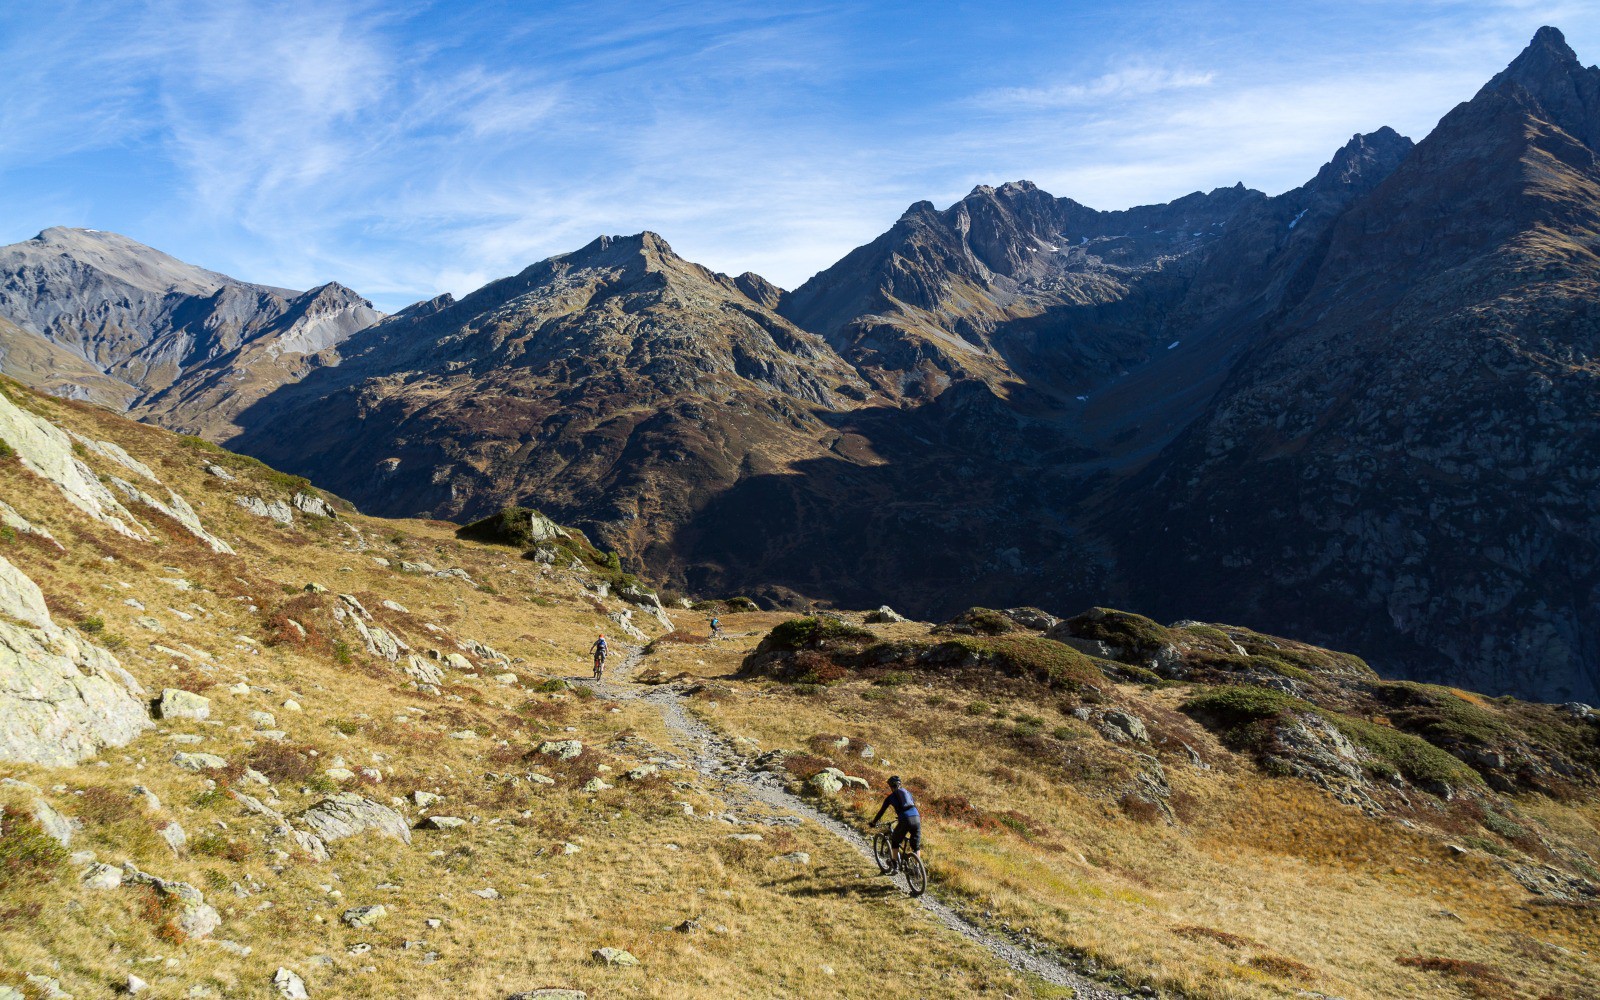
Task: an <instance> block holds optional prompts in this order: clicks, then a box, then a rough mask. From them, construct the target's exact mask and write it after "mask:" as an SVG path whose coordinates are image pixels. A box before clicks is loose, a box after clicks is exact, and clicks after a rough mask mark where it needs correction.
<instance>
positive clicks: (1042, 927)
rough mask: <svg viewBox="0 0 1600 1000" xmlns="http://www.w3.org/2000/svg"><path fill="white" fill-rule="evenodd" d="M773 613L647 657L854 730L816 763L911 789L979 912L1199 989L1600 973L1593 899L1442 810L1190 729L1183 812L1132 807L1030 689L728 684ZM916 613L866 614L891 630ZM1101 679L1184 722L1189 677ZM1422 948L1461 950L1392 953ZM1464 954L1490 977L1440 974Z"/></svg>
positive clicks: (1589, 978) (1277, 989)
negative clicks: (1254, 755)
mask: <svg viewBox="0 0 1600 1000" xmlns="http://www.w3.org/2000/svg"><path fill="white" fill-rule="evenodd" d="M785 617H787V616H785V615H743V616H738V617H734V618H729V617H725V618H724V622H725V628H727V629H728V630H729V631H730V632H734V633H739V632H745V631H748V632H753V633H755V635H753V636H752V637H750V638H740V639H732V640H729V641H727V642H724V643H717V644H713V646H712V647H710V648H709V649H708V648H704V647H696V648H694V649H686V648H683V647H663V648H662V650H661V651H660V652H659V653H658V654H656V655H654V656H652V657H651V658H650V661H651V665H652V666H654V667H655V668H656V669H659V670H661V671H662V672H663V673H666V674H669V675H670V674H673V673H676V672H679V671H685V672H689V673H694V674H698V675H701V676H707V677H722V678H723V680H722V682H721V683H725V684H728V685H729V686H730V688H732V692H733V693H732V694H731V695H724V696H722V697H719V698H718V699H717V700H716V703H715V706H714V707H713V706H712V705H711V704H710V703H709V702H706V701H696V702H694V705H695V707H696V710H697V711H698V712H700V713H701V714H702V715H703V716H704V717H705V718H706V719H707V721H708V722H710V723H712V724H713V725H715V726H716V727H718V728H720V729H722V730H725V731H727V732H730V733H739V734H744V735H748V736H752V737H756V738H758V739H760V740H761V741H762V743H763V745H764V746H765V747H769V748H774V747H775V748H786V749H790V750H796V751H800V752H803V753H808V754H815V753H817V752H818V747H819V746H822V747H823V748H826V743H825V742H824V743H821V744H819V742H818V741H817V740H816V737H818V736H819V735H824V736H827V737H830V738H831V737H835V736H847V737H850V738H851V739H852V747H855V746H857V745H859V744H862V743H865V744H871V745H872V746H873V747H874V750H875V756H874V757H873V758H872V759H868V760H861V759H857V760H856V761H855V762H854V766H853V767H852V763H851V762H850V761H849V760H847V759H845V757H844V753H845V752H844V751H837V752H836V753H835V756H834V758H833V759H835V760H836V761H837V762H838V763H839V764H840V766H842V767H844V769H845V770H847V771H852V772H853V773H858V774H862V775H864V776H868V775H877V776H881V775H885V774H887V773H888V772H890V771H894V772H897V773H900V774H902V775H905V776H906V777H907V778H908V779H909V780H910V782H911V783H912V785H913V787H917V786H920V788H919V791H920V795H921V799H922V801H923V802H924V803H925V806H924V813H925V816H926V817H927V818H926V819H925V828H926V831H927V834H928V848H927V850H926V855H927V858H928V862H929V866H930V870H931V872H932V876H933V878H934V879H935V880H936V882H937V883H938V884H939V885H940V886H942V887H943V888H944V889H945V890H947V891H952V892H955V893H957V894H959V896H960V897H961V898H962V899H964V900H965V901H966V904H967V907H968V909H969V911H970V912H974V913H978V914H984V913H987V914H991V915H992V916H991V917H990V920H991V922H996V923H1000V924H1001V925H1002V926H1007V925H1008V926H1010V927H1024V926H1025V927H1029V928H1031V930H1032V932H1033V933H1034V934H1035V935H1036V936H1037V937H1039V938H1042V939H1044V940H1046V941H1048V942H1050V943H1052V944H1054V945H1056V946H1058V947H1061V948H1063V949H1071V950H1076V951H1081V952H1085V953H1088V954H1090V955H1092V956H1094V957H1095V959H1096V960H1097V961H1098V962H1099V963H1101V964H1104V965H1110V966H1113V967H1116V968H1118V969H1120V970H1121V971H1122V973H1123V974H1124V975H1125V976H1126V977H1127V978H1128V979H1129V981H1131V982H1148V983H1151V984H1153V985H1157V986H1160V987H1163V988H1178V989H1182V990H1184V991H1185V992H1186V993H1188V994H1190V995H1193V996H1204V997H1226V998H1258V997H1273V996H1285V995H1293V994H1294V991H1295V990H1297V989H1311V990H1316V991H1320V992H1325V993H1330V994H1337V995H1339V996H1345V997H1373V998H1378V997H1393V996H1401V995H1411V994H1415V995H1428V996H1476V995H1480V993H1479V992H1474V990H1477V991H1480V992H1481V991H1483V990H1495V991H1499V992H1495V993H1493V994H1492V995H1496V996H1502V995H1503V996H1507V997H1512V996H1517V997H1533V998H1540V997H1545V996H1583V995H1585V994H1584V993H1583V990H1585V989H1590V990H1592V984H1593V983H1595V982H1596V977H1597V976H1600V961H1597V956H1596V954H1595V942H1596V941H1600V910H1597V909H1596V908H1594V907H1593V906H1589V907H1583V906H1557V905H1547V904H1546V903H1544V901H1542V900H1541V899H1540V898H1539V897H1535V896H1533V895H1531V894H1530V893H1528V892H1527V891H1526V890H1525V889H1523V888H1522V887H1521V886H1520V885H1519V884H1517V883H1516V882H1515V881H1514V880H1513V879H1512V878H1511V877H1510V875H1509V874H1508V873H1507V872H1506V871H1505V870H1504V869H1503V868H1502V867H1501V866H1500V865H1499V864H1498V863H1497V862H1496V860H1495V859H1494V858H1493V857H1491V856H1489V855H1487V854H1483V853H1481V852H1473V853H1471V854H1469V855H1467V856H1465V857H1455V856H1453V855H1452V854H1451V853H1450V852H1449V851H1448V850H1446V849H1445V846H1444V845H1445V843H1446V842H1447V841H1448V840H1450V839H1452V838H1450V837H1449V836H1447V832H1448V824H1447V823H1445V819H1444V818H1443V817H1441V820H1440V822H1441V824H1442V825H1444V826H1445V829H1435V828H1431V827H1419V828H1417V829H1408V828H1407V827H1406V826H1405V825H1403V824H1401V823H1400V822H1398V821H1396V820H1393V819H1380V820H1374V819H1371V818H1368V817H1366V816H1363V815H1362V814H1361V813H1360V812H1359V811H1357V810H1353V809H1351V808H1348V807H1344V806H1341V805H1339V804H1337V803H1336V802H1335V801H1334V800H1333V799H1332V798H1331V797H1330V796H1328V795H1326V794H1325V793H1322V792H1321V791H1319V790H1317V789H1316V788H1314V787H1313V786H1311V785H1309V784H1307V783H1304V782H1301V781H1298V780H1292V779H1272V778H1267V777H1264V776H1263V775H1262V774H1260V773H1259V772H1258V771H1257V770H1256V769H1255V768H1254V767H1253V766H1252V765H1250V764H1249V763H1247V762H1245V761H1244V760H1243V759H1241V758H1238V757H1236V756H1235V755H1233V754H1231V753H1229V752H1228V751H1227V750H1225V749H1224V748H1222V747H1221V746H1220V745H1219V744H1218V743H1217V742H1216V741H1215V740H1214V739H1213V738H1211V736H1210V734H1208V733H1206V732H1205V731H1203V730H1200V729H1199V728H1198V727H1190V728H1186V729H1184V730H1183V732H1182V738H1183V739H1184V740H1185V741H1186V742H1189V743H1190V744H1191V745H1192V746H1194V747H1195V749H1196V750H1197V751H1198V752H1199V754H1200V755H1201V757H1202V758H1203V759H1204V760H1205V761H1207V762H1208V763H1209V764H1210V765H1211V766H1209V767H1207V768H1204V769H1202V768H1197V767H1194V766H1193V765H1191V764H1189V763H1188V762H1187V757H1186V755H1185V756H1179V755H1177V754H1168V753H1163V755H1162V762H1163V765H1164V770H1165V773H1166V775H1167V777H1168V778H1169V779H1170V782H1171V785H1172V787H1173V789H1174V796H1173V800H1174V805H1175V811H1176V813H1177V817H1178V818H1177V822H1176V824H1175V825H1168V824H1167V823H1166V822H1165V821H1164V820H1161V819H1159V818H1157V819H1156V821H1155V822H1149V821H1142V819H1148V817H1141V816H1131V815H1129V814H1128V811H1127V810H1126V809H1125V808H1123V807H1122V805H1121V803H1120V801H1119V796H1120V794H1121V790H1122V789H1124V788H1125V787H1127V780H1126V778H1127V776H1128V775H1129V774H1130V773H1133V772H1134V771H1136V770H1137V761H1136V760H1135V758H1134V756H1133V754H1134V751H1132V750H1130V749H1128V748H1123V747H1116V746H1113V745H1111V744H1110V743H1109V742H1107V741H1105V740H1103V739H1101V738H1100V737H1098V736H1097V735H1095V734H1093V733H1092V731H1088V727H1085V726H1082V725H1081V724H1080V723H1078V722H1077V720H1075V719H1073V718H1071V717H1070V715H1066V714H1063V712H1062V708H1064V707H1066V706H1063V705H1061V704H1058V699H1057V697H1056V696H1053V695H1048V693H1046V692H1043V691H1042V690H1041V691H1040V692H1038V693H1037V694H1036V695H1032V696H1030V695H1029V693H1028V692H1027V691H1026V690H1025V689H1012V690H1010V691H1007V690H1005V689H1003V688H996V689H994V690H986V691H983V692H981V693H975V692H973V691H971V690H963V689H957V688H952V687H949V686H945V685H942V684H941V683H939V682H937V681H935V680H931V679H929V678H927V677H921V676H918V677H915V678H913V679H912V681H911V682H910V683H907V684H904V685H902V686H900V687H896V688H892V689H888V693H887V696H886V693H885V692H886V689H884V688H882V687H874V686H872V685H870V684H868V683H866V682H864V681H846V682H843V683H840V684H835V685H830V686H828V687H826V688H823V689H821V690H820V691H816V692H815V693H809V694H808V693H802V692H803V690H805V689H799V688H792V687H789V686H786V685H782V684H778V683H775V682H767V681H751V682H737V681H734V680H733V679H732V678H731V676H730V675H732V674H733V673H734V671H735V670H736V669H737V665H738V663H739V662H740V660H741V659H742V657H743V656H744V655H745V654H747V653H748V652H750V651H751V650H752V649H753V648H754V645H755V643H756V641H758V640H759V637H760V634H761V633H762V632H764V631H765V629H767V628H770V627H771V626H772V625H774V624H776V623H777V622H779V621H782V620H783V619H784V618H785ZM680 627H682V626H681V625H680ZM921 628H922V627H919V626H914V625H900V626H873V629H874V631H879V632H881V633H883V634H885V635H897V636H898V637H906V638H909V637H910V636H911V635H912V634H914V633H916V632H917V631H919V630H921ZM756 694H759V695H760V697H753V695H756ZM1118 697H1119V698H1120V699H1122V700H1123V701H1125V702H1127V703H1128V704H1130V706H1131V707H1132V708H1133V710H1134V711H1136V712H1138V713H1139V714H1140V715H1141V716H1142V717H1143V718H1145V719H1146V720H1147V721H1149V722H1151V723H1152V727H1153V728H1158V727H1159V726H1161V725H1179V724H1181V723H1182V720H1181V717H1176V715H1175V713H1174V712H1173V709H1175V707H1176V706H1177V704H1179V703H1180V702H1181V701H1182V699H1183V697H1184V692H1182V691H1160V690H1148V689H1140V688H1134V687H1131V686H1128V687H1123V688H1122V689H1121V690H1119V692H1118ZM974 703H977V707H969V706H974ZM1030 716H1031V717H1032V718H1033V719H1034V720H1037V723H1036V724H1034V725H1031V726H1029V727H1028V728H1031V729H1034V730H1040V729H1042V731H1043V732H1045V733H1050V732H1051V731H1053V730H1055V729H1057V728H1059V729H1061V730H1062V733H1061V735H1062V736H1063V737H1064V739H1062V740H1055V739H1052V740H1050V741H1047V742H1041V741H1038V740H1029V739H1027V738H1018V737H1017V736H1016V731H1017V729H1018V721H1019V719H1026V718H1027V717H1030ZM1038 723H1042V725H1040V724H1038ZM885 758H887V759H885ZM881 794H882V791H881V790H879V791H875V792H874V793H873V794H871V795H863V794H859V793H857V794H854V795H846V796H843V797H841V799H840V800H839V802H838V808H839V811H840V813H841V814H842V815H845V816H847V817H851V818H853V819H856V820H858V821H864V820H866V819H870V818H871V814H872V812H874V811H875V810H876V808H877V805H878V798H879V796H881ZM952 798H960V799H965V800H966V801H967V803H969V804H970V805H971V806H972V807H973V809H974V810H975V811H976V812H977V813H978V814H979V815H988V816H991V817H993V816H997V815H999V814H1001V813H1003V812H1006V811H1015V812H1017V813H1021V814H1022V815H1023V816H1024V817H1025V819H1026V823H1025V824H1023V825H1025V826H1026V827H1028V828H1029V833H1028V834H1027V835H1022V834H1019V833H1018V832H1017V830H1016V829H1014V828H1013V826H1010V825H1005V824H993V823H990V824H987V828H984V827H983V826H979V825H974V824H973V823H972V822H970V819H969V821H966V822H963V821H962V818H961V815H960V811H955V810H950V809H946V810H945V816H944V818H943V820H941V815H940V809H939V808H938V805H937V803H938V802H939V801H940V800H950V799H952ZM930 801H932V802H934V803H936V804H935V806H934V807H933V808H931V809H930V808H928V806H927V805H926V803H928V802H930ZM1519 806H1520V808H1521V811H1522V812H1523V814H1524V816H1525V817H1529V818H1533V819H1535V820H1536V821H1537V822H1538V823H1539V824H1540V825H1541V826H1542V828H1543V830H1544V831H1545V836H1547V837H1550V838H1552V839H1555V840H1559V841H1561V842H1565V843H1568V844H1571V845H1573V846H1575V847H1577V848H1579V849H1580V850H1583V851H1587V852H1588V854H1589V856H1590V857H1600V822H1597V816H1600V810H1597V809H1596V806H1595V804H1594V803H1592V802H1590V803H1577V804H1561V803H1556V802H1552V801H1549V800H1543V799H1536V798H1530V799H1525V800H1522V801H1520V802H1519ZM1157 817H1159V813H1157ZM1479 832H1482V831H1479ZM1415 956H1423V957H1427V958H1448V959H1450V960H1452V961H1454V962H1458V963H1469V964H1468V965H1459V966H1450V964H1449V963H1432V964H1430V963H1428V962H1423V963H1420V964H1417V963H1413V964H1411V965H1403V964H1401V963H1400V962H1399V961H1398V959H1401V958H1406V957H1415ZM1470 963H1477V964H1478V965H1480V966H1483V967H1485V968H1491V969H1495V970H1498V971H1499V973H1500V974H1502V975H1503V976H1504V977H1505V980H1506V982H1505V983H1492V984H1488V985H1486V983H1487V981H1486V980H1485V981H1473V980H1472V979H1471V977H1470V976H1464V975H1457V976H1448V975H1441V974H1440V972H1439V971H1438V969H1439V968H1444V967H1454V968H1471V967H1474V966H1471V965H1470ZM1584 984H1590V985H1589V986H1585V985H1584ZM1483 995H1489V994H1483Z"/></svg>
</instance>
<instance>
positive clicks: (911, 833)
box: [872, 775, 922, 875]
mask: <svg viewBox="0 0 1600 1000" xmlns="http://www.w3.org/2000/svg"><path fill="white" fill-rule="evenodd" d="M891 806H892V807H894V814H895V819H896V820H897V822H896V823H895V825H894V832H893V833H891V834H890V835H889V874H891V875H892V874H894V873H895V872H897V871H899V870H900V845H901V844H903V843H905V842H906V841H907V840H909V841H911V853H913V854H915V855H916V856H917V857H919V858H920V857H922V814H921V813H919V812H917V803H916V802H915V801H914V800H913V799H912V798H911V789H909V788H903V787H901V782H900V776H899V775H895V776H894V777H892V778H890V779H889V794H888V796H887V797H885V798H884V800H883V805H881V806H879V807H878V815H876V816H874V817H872V825H873V826H877V825H878V821H879V820H880V819H882V818H883V814H884V813H886V812H888V811H889V808H890V807H891Z"/></svg>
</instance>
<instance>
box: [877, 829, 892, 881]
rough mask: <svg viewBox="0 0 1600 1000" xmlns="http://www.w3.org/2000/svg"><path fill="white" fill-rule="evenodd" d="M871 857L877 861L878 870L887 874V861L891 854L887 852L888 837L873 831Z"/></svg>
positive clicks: (888, 861)
mask: <svg viewBox="0 0 1600 1000" xmlns="http://www.w3.org/2000/svg"><path fill="white" fill-rule="evenodd" d="M872 858H873V860H874V861H876V862H878V871H880V872H882V873H883V874H885V875H887V874H889V863H890V859H891V855H890V854H889V838H888V837H887V836H885V835H884V834H881V833H875V834H873V835H872Z"/></svg>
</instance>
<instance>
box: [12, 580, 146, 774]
mask: <svg viewBox="0 0 1600 1000" xmlns="http://www.w3.org/2000/svg"><path fill="white" fill-rule="evenodd" d="M0 615H4V616H5V619H9V620H4V619H0V760H5V761H17V762H25V763H30V764H45V765H48V766H52V767H62V766H66V765H68V764H76V763H77V762H78V761H81V760H83V759H85V758H87V757H92V756H93V755H94V754H96V753H98V752H99V751H100V750H101V748H103V747H108V746H123V745H124V744H126V743H128V742H129V741H131V740H132V739H133V738H134V737H136V736H138V735H139V734H140V733H141V732H143V731H144V730H146V729H148V728H150V726H151V721H150V716H149V713H148V712H147V711H146V710H145V705H144V701H143V697H142V696H143V695H144V689H143V688H142V687H140V686H139V682H138V681H136V680H134V679H133V676H132V675H131V674H129V673H128V672H127V671H126V670H124V669H122V665H121V664H119V663H118V662H117V660H116V657H114V656H112V655H111V654H110V653H109V652H107V651H106V650H104V649H101V648H100V647H99V646H96V645H94V644H93V643H91V642H89V641H88V640H87V639H86V638H84V637H83V636H82V635H81V634H80V633H78V632H77V631H75V630H73V629H66V628H61V627H60V626H58V625H56V624H55V622H54V621H52V620H51V618H50V612H49V610H48V609H47V608H46V607H45V603H44V595H43V594H42V593H41V592H40V591H39V588H38V586H37V585H36V584H35V583H34V582H33V581H32V580H30V579H29V578H28V577H27V576H26V575H25V574H24V573H23V572H22V571H21V570H19V569H17V568H16V567H15V566H13V565H12V564H11V563H10V562H8V561H6V560H5V559H4V558H0ZM14 623H22V624H14Z"/></svg>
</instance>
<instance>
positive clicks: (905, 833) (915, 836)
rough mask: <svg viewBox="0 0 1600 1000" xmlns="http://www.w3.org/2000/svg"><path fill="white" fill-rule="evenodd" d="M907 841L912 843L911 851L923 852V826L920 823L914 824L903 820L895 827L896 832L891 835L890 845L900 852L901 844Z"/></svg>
mask: <svg viewBox="0 0 1600 1000" xmlns="http://www.w3.org/2000/svg"><path fill="white" fill-rule="evenodd" d="M906 840H910V841H911V849H912V850H913V851H920V850H922V824H921V823H920V822H916V823H913V822H912V821H910V820H905V819H903V820H901V821H900V822H898V823H896V824H895V825H894V832H893V833H891V834H890V835H889V843H890V844H892V845H893V846H894V847H895V849H896V850H898V849H899V847H900V845H901V843H902V842H904V841H906Z"/></svg>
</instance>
